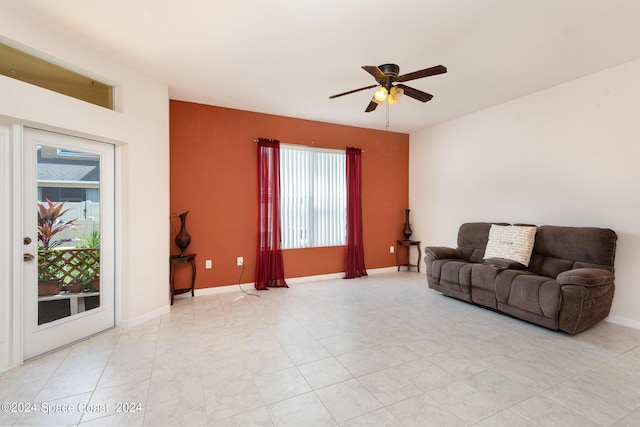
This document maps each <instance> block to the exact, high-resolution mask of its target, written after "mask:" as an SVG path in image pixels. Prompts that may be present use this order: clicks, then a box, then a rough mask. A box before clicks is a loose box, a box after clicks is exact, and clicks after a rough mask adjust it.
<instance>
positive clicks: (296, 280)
mask: <svg viewBox="0 0 640 427" xmlns="http://www.w3.org/2000/svg"><path fill="white" fill-rule="evenodd" d="M397 270H398V267H384V268H374V269H372V270H367V274H368V275H374V274H382V273H391V272H394V271H397ZM343 277H344V272H340V273H329V274H318V275H316V276H302V277H289V278H287V279H286V280H287V283H288V284H290V285H297V284H300V283H310V282H319V281H323V280H335V279H342V278H343ZM241 286H242V287H243V288H251V289H252V290H253V289H254V287H253V282H250V283H242V284H241ZM237 290H238V284H237V283H236V284H233V285H224V286H216V287H212V288H201V289H196V290H195V296H199V295H212V294H220V293H225V292H235V291H237ZM187 297H188V298H191V295H190V294H189V293H185V294H180V295H176V296H175V297H174V298H187Z"/></svg>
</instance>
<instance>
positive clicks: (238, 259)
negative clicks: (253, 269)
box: [236, 256, 244, 266]
mask: <svg viewBox="0 0 640 427" xmlns="http://www.w3.org/2000/svg"><path fill="white" fill-rule="evenodd" d="M236 262H237V265H239V266H240V265H244V258H243V257H241V256H239V257H238V258H237V260H236Z"/></svg>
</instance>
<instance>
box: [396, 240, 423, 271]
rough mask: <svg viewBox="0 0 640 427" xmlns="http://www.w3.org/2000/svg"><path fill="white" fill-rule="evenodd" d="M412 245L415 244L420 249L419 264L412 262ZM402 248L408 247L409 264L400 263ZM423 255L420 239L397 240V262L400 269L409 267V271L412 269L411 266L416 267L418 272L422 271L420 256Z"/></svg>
mask: <svg viewBox="0 0 640 427" xmlns="http://www.w3.org/2000/svg"><path fill="white" fill-rule="evenodd" d="M411 246H415V247H416V249H418V261H417V264H410V262H411ZM400 248H407V264H400ZM421 257H422V251H421V250H420V241H419V240H396V264H397V265H398V271H400V267H407V271H410V270H411V267H416V268H417V269H418V273H420V258H421Z"/></svg>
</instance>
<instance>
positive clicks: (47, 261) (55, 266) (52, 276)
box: [38, 199, 77, 296]
mask: <svg viewBox="0 0 640 427" xmlns="http://www.w3.org/2000/svg"><path fill="white" fill-rule="evenodd" d="M65 203H66V202H59V203H54V202H52V201H51V200H49V199H46V203H40V202H38V241H39V244H40V245H39V247H38V296H43V295H55V294H57V293H58V292H60V287H61V285H62V280H61V278H60V277H61V276H60V273H59V272H60V269H61V268H62V267H63V265H64V261H62V260H60V259H59V258H58V257H57V256H56V251H55V248H56V247H58V246H60V245H61V244H63V243H66V242H70V241H71V240H72V239H56V238H55V237H56V235H58V234H59V233H60V232H62V231H64V230H69V229H75V228H76V225H75V222H76V220H77V218H74V219H70V220H63V219H62V216H63V215H64V214H65V213H67V212H68V209H65V210H63V207H64V204H65Z"/></svg>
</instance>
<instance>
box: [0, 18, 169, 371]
mask: <svg viewBox="0 0 640 427" xmlns="http://www.w3.org/2000/svg"><path fill="white" fill-rule="evenodd" d="M0 39H1V40H3V41H4V42H5V43H7V42H8V43H10V44H13V45H15V44H16V43H18V44H20V45H23V46H25V47H27V48H28V49H29V50H31V51H36V52H41V53H44V54H46V55H47V57H49V58H53V59H55V60H56V61H57V62H58V63H62V64H64V65H67V66H71V67H73V68H74V69H76V70H82V71H84V72H87V73H90V75H93V76H95V77H100V78H101V79H102V80H103V81H107V82H112V83H113V84H115V85H116V86H117V87H118V100H119V104H118V111H117V112H116V111H110V110H106V109H104V108H101V107H97V106H95V105H92V104H88V103H85V102H82V101H78V100H76V99H72V98H69V97H67V96H64V95H60V94H57V93H54V92H50V91H47V90H44V89H41V88H38V87H35V86H31V85H28V84H26V83H22V82H20V81H17V80H14V79H10V78H7V77H4V76H0V123H2V122H4V123H21V124H26V125H30V126H33V127H37V128H41V129H46V130H55V131H59V132H63V133H67V134H71V135H77V136H83V137H89V138H93V139H97V140H101V141H105V142H112V143H115V144H116V162H117V164H118V166H117V171H116V181H117V182H116V188H117V190H116V191H117V195H116V199H117V200H116V203H117V212H116V222H117V228H118V233H119V236H118V237H119V244H118V246H117V252H118V263H117V267H116V268H117V274H118V276H119V282H118V284H117V285H116V286H117V288H116V289H117V292H118V295H117V298H118V300H119V303H117V304H118V307H116V312H117V317H118V321H119V322H120V323H121V324H127V323H129V324H131V323H136V322H138V321H141V320H142V319H145V318H148V317H151V316H153V315H155V314H158V313H162V312H165V311H167V310H168V267H167V264H168V258H169V228H170V227H169V101H168V98H169V97H168V86H167V84H165V83H163V82H157V81H153V80H151V79H149V78H148V77H146V76H144V75H142V74H140V73H139V72H136V71H133V70H130V69H127V68H126V64H120V63H117V62H114V61H110V60H109V59H108V58H106V57H103V56H100V55H98V54H97V53H95V52H94V51H93V50H91V49H89V48H87V47H85V46H83V45H82V44H81V43H82V42H83V41H82V40H65V39H60V38H57V37H56V36H55V35H54V34H52V33H48V32H47V31H46V27H45V26H44V25H42V23H36V22H30V21H29V20H28V18H24V17H21V16H15V15H12V14H11V12H10V11H3V13H1V14H0ZM12 190H14V191H19V189H16V188H13V189H12ZM13 208H14V209H17V208H18V207H16V206H14V207H13ZM5 220H6V219H3V221H5ZM5 226H6V224H2V227H5ZM0 229H2V228H0ZM13 255H14V256H17V255H21V254H13ZM1 370H2V367H1V366H0V371H1Z"/></svg>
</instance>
